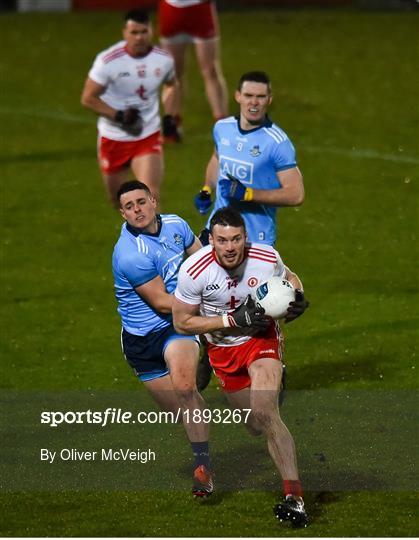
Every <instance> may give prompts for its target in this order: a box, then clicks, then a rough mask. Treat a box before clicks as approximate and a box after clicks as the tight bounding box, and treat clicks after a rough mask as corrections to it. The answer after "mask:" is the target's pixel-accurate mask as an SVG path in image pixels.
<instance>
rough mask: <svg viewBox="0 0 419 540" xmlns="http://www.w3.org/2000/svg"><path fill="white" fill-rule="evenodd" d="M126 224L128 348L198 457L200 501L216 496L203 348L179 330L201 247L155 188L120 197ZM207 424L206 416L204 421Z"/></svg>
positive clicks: (132, 185)
mask: <svg viewBox="0 0 419 540" xmlns="http://www.w3.org/2000/svg"><path fill="white" fill-rule="evenodd" d="M118 200H119V203H120V212H121V214H122V216H123V217H124V219H125V223H124V225H123V226H122V230H121V236H120V238H119V240H118V242H117V243H116V245H115V249H114V253H113V257H112V269H113V274H114V281H115V294H116V298H117V300H118V311H119V314H120V315H121V319H122V336H121V341H122V348H123V351H124V354H125V357H126V359H127V361H128V363H129V365H130V366H131V367H132V368H133V370H134V372H135V374H136V375H137V376H138V378H139V379H140V380H141V381H142V382H143V383H144V384H145V386H146V387H147V390H148V391H149V392H150V393H151V395H152V396H153V398H154V399H155V401H156V402H157V403H158V404H159V405H160V407H162V408H163V409H164V410H171V411H174V412H175V413H177V412H178V411H179V409H180V410H182V411H188V413H189V416H186V417H185V416H184V415H183V414H182V415H181V417H182V419H183V420H184V425H185V429H186V432H187V435H188V438H189V440H190V442H191V445H192V451H193V453H194V456H195V464H194V484H193V490H192V491H193V494H194V495H196V496H199V497H205V496H207V495H210V494H211V493H212V489H213V486H212V477H211V472H210V463H209V449H208V435H209V430H208V425H207V424H205V423H204V422H203V421H200V422H198V421H196V422H195V421H194V422H192V421H191V422H188V421H186V420H187V419H189V418H195V417H194V415H193V411H196V410H199V409H203V408H204V405H205V404H204V401H203V399H202V397H201V396H200V394H199V393H198V391H197V388H196V384H195V377H196V366H197V363H198V351H199V344H198V340H197V338H196V337H195V336H184V335H179V334H177V333H176V331H175V330H174V328H173V324H172V304H173V294H171V293H173V291H174V289H175V287H176V282H177V276H178V271H179V267H180V265H181V263H182V261H183V259H184V256H185V254H187V255H190V254H192V253H194V252H196V251H197V250H198V249H199V248H200V247H201V243H200V242H199V240H198V239H197V238H196V237H195V235H194V234H193V232H192V231H191V229H190V227H189V225H188V224H187V223H186V222H185V221H184V220H183V219H182V218H180V217H179V216H176V215H169V214H163V215H159V214H156V202H155V199H154V198H153V197H152V195H151V193H150V191H149V189H148V187H147V186H146V185H145V184H143V183H142V182H138V181H137V180H133V181H131V182H126V183H124V184H123V185H122V186H121V188H120V189H119V191H118ZM200 418H201V417H200Z"/></svg>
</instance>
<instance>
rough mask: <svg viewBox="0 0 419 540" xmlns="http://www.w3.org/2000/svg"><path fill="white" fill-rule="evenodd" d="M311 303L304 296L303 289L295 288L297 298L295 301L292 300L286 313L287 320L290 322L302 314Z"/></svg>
mask: <svg viewBox="0 0 419 540" xmlns="http://www.w3.org/2000/svg"><path fill="white" fill-rule="evenodd" d="M309 305H310V303H309V301H308V300H306V299H305V298H304V293H303V291H302V290H301V289H295V300H294V302H290V305H289V308H288V309H287V315H285V322H286V323H289V322H291V321H293V320H294V319H296V318H297V317H299V316H300V315H302V314H303V313H304V311H305V310H306V309H307V308H308V306H309Z"/></svg>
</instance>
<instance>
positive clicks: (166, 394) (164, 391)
mask: <svg viewBox="0 0 419 540" xmlns="http://www.w3.org/2000/svg"><path fill="white" fill-rule="evenodd" d="M144 385H145V387H146V388H147V390H148V391H149V393H150V395H151V397H152V398H153V399H154V401H155V402H156V403H157V405H158V406H159V407H160V409H162V410H163V411H169V412H173V414H174V418H176V417H177V413H178V411H179V401H178V398H177V396H176V394H175V391H174V390H173V384H172V379H171V378H170V375H165V376H164V377H159V378H158V379H153V380H151V381H144ZM178 420H179V422H182V421H183V419H182V418H181V417H179V419H178Z"/></svg>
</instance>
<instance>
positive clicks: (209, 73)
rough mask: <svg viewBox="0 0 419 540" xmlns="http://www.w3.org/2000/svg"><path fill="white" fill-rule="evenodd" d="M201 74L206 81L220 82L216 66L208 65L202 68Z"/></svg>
mask: <svg viewBox="0 0 419 540" xmlns="http://www.w3.org/2000/svg"><path fill="white" fill-rule="evenodd" d="M201 73H202V76H203V77H204V79H206V80H208V81H216V80H218V71H217V67H216V66H215V64H206V65H204V66H201Z"/></svg>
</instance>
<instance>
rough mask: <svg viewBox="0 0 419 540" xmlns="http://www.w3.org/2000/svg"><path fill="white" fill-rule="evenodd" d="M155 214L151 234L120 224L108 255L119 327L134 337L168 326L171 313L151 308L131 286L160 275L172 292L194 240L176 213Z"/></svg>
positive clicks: (126, 224) (168, 290)
mask: <svg viewBox="0 0 419 540" xmlns="http://www.w3.org/2000/svg"><path fill="white" fill-rule="evenodd" d="M157 217H158V231H157V233H155V234H151V233H142V232H140V231H139V230H138V229H135V228H134V227H131V226H130V225H129V224H128V223H124V225H122V229H121V236H120V237H119V240H118V242H117V243H116V245H115V249H114V252H113V257H112V271H113V275H114V283H115V294H116V299H117V300H118V312H119V314H120V315H121V319H122V326H123V327H124V328H125V330H127V332H129V333H130V334H135V335H137V336H145V335H146V334H148V333H149V332H156V331H158V330H161V329H163V328H165V327H167V326H169V325H171V324H172V315H171V314H170V313H158V312H157V311H155V310H154V309H153V308H152V307H151V306H150V305H149V304H147V303H146V302H145V301H144V300H143V299H142V298H141V297H140V296H139V295H138V294H137V293H136V292H135V288H136V287H138V286H139V285H144V283H147V282H148V281H150V280H152V279H154V278H155V277H156V276H160V277H161V278H162V280H163V281H164V284H165V287H166V290H167V292H168V293H172V292H173V291H174V290H175V288H176V284H177V277H178V272H179V267H180V265H181V264H182V262H183V259H184V254H185V250H186V249H188V248H189V247H190V246H191V245H192V244H193V243H194V240H195V236H194V233H193V232H192V230H191V228H190V227H189V225H188V224H187V223H186V221H184V220H183V219H182V218H180V217H179V216H176V215H170V214H164V215H162V216H157Z"/></svg>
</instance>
